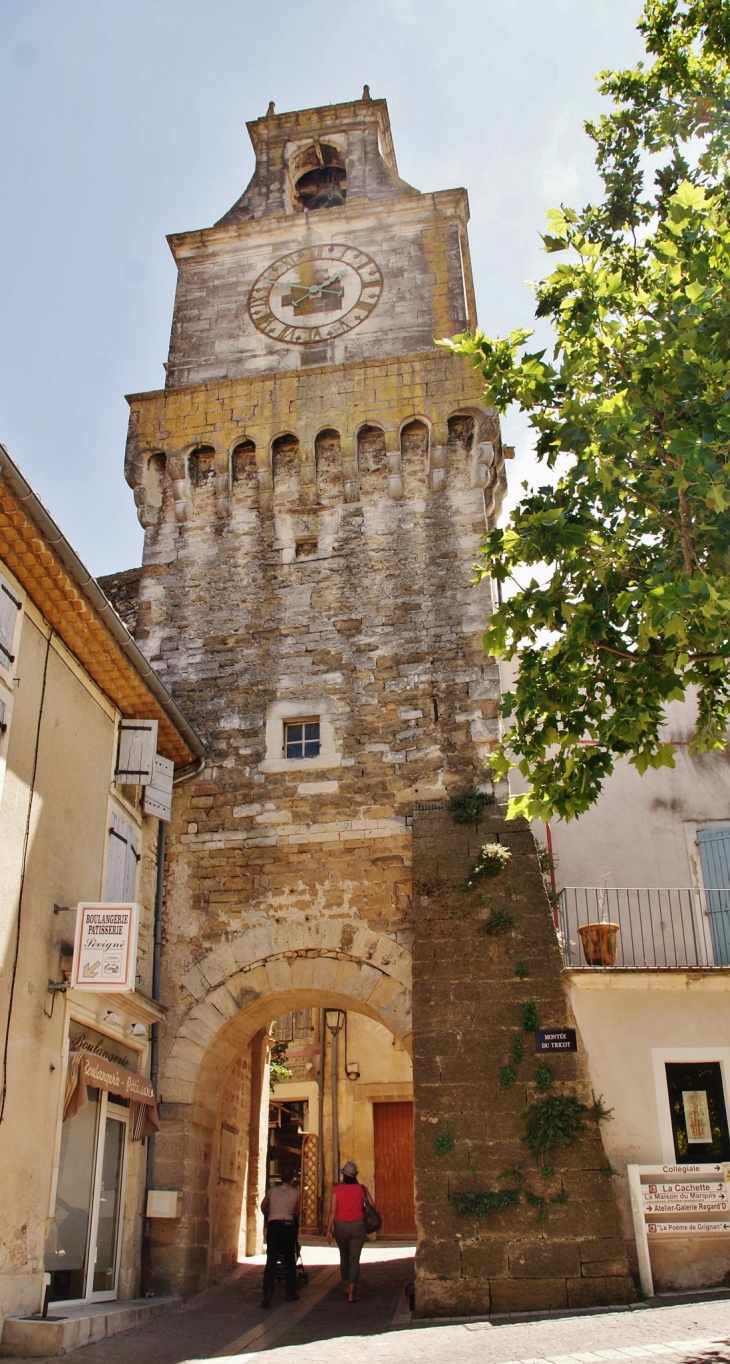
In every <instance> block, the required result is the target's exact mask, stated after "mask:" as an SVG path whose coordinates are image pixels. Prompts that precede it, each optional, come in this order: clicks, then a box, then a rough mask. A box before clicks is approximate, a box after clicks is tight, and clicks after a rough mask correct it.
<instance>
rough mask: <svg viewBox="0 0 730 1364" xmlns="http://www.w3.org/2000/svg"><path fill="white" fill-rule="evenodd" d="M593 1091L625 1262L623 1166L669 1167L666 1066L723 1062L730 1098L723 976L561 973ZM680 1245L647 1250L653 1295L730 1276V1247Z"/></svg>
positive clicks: (729, 1018) (729, 991) (729, 1000)
mask: <svg viewBox="0 0 730 1364" xmlns="http://www.w3.org/2000/svg"><path fill="white" fill-rule="evenodd" d="M566 974H567V978H568V981H569V986H570V996H571V1003H572V1005H573V1009H574V1012H575V1017H576V1022H577V1024H578V1029H579V1045H581V1044H582V1046H583V1047H584V1049H585V1053H586V1058H587V1061H588V1068H589V1071H590V1076H591V1083H592V1085H593V1090H594V1093H595V1094H596V1095H602V1096H603V1100H604V1103H605V1105H606V1107H607V1108H610V1109H612V1110H613V1114H612V1118H611V1121H610V1122H607V1123H605V1124H603V1126H602V1135H603V1141H604V1146H605V1149H606V1154H607V1156H608V1158H609V1160H610V1162H611V1164H612V1165H613V1166H614V1168H615V1169H616V1170H618V1172H619V1174H618V1177H617V1178H616V1179H615V1180H614V1181H613V1184H614V1192H615V1193H616V1196H617V1199H618V1203H619V1208H620V1215H621V1223H622V1228H623V1233H624V1236H625V1238H626V1241H627V1245H628V1249H629V1255H630V1259H631V1260H632V1262H633V1263H634V1265H635V1264H636V1253H635V1238H634V1230H633V1222H632V1218H631V1208H630V1202H629V1191H628V1181H627V1179H626V1166H627V1164H629V1163H633V1164H639V1165H652V1164H660V1165H661V1164H667V1163H671V1164H673V1163H674V1160H675V1156H674V1151H673V1147H672V1142H671V1124H670V1122H669V1101H668V1098H667V1090H666V1080H665V1073H664V1064H665V1062H667V1061H699V1060H705V1061H720V1063H721V1064H722V1065H723V1069H724V1075H723V1079H724V1083H725V1088H726V1093H725V1099H726V1103H727V1102H728V1099H729V1098H730V1088H728V1081H729V1080H730V1008H729V1007H728V1005H729V1004H730V972H722V973H720V972H706V973H702V974H700V973H699V972H698V973H697V974H695V973H690V972H684V971H672V972H661V973H660V972H648V971H636V972H621V973H615V972H610V971H601V972H589V971H571V972H567V973H566ZM712 1239H713V1242H714V1244H712V1245H708V1244H707V1243H705V1244H702V1243H701V1242H699V1241H698V1239H697V1238H681V1239H680V1238H678V1239H677V1240H676V1241H675V1240H674V1239H672V1240H671V1241H667V1242H665V1243H664V1244H663V1245H662V1246H655V1247H652V1265H653V1269H654V1278H655V1288H659V1289H661V1288H669V1287H677V1288H690V1287H700V1286H708V1285H712V1284H717V1283H720V1282H722V1281H723V1280H724V1278H725V1275H726V1274H728V1272H730V1238H728V1239H727V1240H726V1239H725V1238H718V1239H717V1241H715V1238H712Z"/></svg>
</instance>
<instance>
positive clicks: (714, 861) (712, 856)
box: [697, 826, 730, 966]
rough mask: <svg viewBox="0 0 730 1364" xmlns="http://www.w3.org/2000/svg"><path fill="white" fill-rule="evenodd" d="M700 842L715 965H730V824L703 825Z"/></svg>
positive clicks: (699, 837)
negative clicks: (714, 826) (706, 827)
mask: <svg viewBox="0 0 730 1364" xmlns="http://www.w3.org/2000/svg"><path fill="white" fill-rule="evenodd" d="M697 843H698V846H699V850H700V861H701V863H702V879H703V881H704V883H705V894H706V897H707V914H708V917H709V920H710V933H711V934H712V947H713V951H714V955H715V965H716V966H728V965H730V826H728V827H726V828H723V829H700V830H699V831H698V834H697Z"/></svg>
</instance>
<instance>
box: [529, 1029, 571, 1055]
mask: <svg viewBox="0 0 730 1364" xmlns="http://www.w3.org/2000/svg"><path fill="white" fill-rule="evenodd" d="M577 1050H578V1043H577V1041H576V1036H575V1028H538V1029H537V1032H536V1033H535V1051H577Z"/></svg>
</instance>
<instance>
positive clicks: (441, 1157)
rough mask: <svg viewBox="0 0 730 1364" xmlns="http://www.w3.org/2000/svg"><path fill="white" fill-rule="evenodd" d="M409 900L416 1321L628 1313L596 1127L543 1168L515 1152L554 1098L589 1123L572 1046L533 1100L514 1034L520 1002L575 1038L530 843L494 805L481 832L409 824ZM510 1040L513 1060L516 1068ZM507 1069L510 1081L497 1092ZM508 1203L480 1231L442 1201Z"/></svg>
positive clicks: (434, 813) (585, 1081)
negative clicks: (533, 1116) (529, 1124)
mask: <svg viewBox="0 0 730 1364" xmlns="http://www.w3.org/2000/svg"><path fill="white" fill-rule="evenodd" d="M495 841H498V842H501V843H502V844H505V845H506V846H507V847H508V848H509V849H510V850H511V852H512V858H511V861H510V862H509V863H508V866H507V869H506V870H505V871H504V872H502V873H501V875H500V876H499V877H498V878H495V879H493V880H484V881H481V882H479V883H477V887H475V888H474V889H472V890H470V891H466V890H464V889H463V881H464V877H465V876H466V874H467V873H468V871H469V870H470V869H471V867H472V866H473V864H474V861H475V859H476V856H477V854H478V851H479V848H480V846H481V845H482V844H483V843H485V842H495ZM413 886H414V908H413V935H414V936H413V996H414V997H413V1021H414V1049H413V1075H414V1098H415V1167H416V1218H417V1223H418V1228H419V1244H418V1254H417V1259H416V1310H417V1311H418V1312H419V1313H420V1314H421V1315H424V1316H432V1315H433V1316H438V1315H443V1314H446V1313H448V1314H453V1313H477V1312H519V1311H524V1310H530V1311H532V1310H538V1309H542V1310H546V1309H551V1308H566V1307H592V1306H596V1305H600V1304H608V1303H619V1302H630V1301H632V1300H633V1299H634V1296H635V1291H634V1285H633V1282H632V1280H631V1278H630V1276H629V1272H628V1266H627V1261H626V1252H625V1247H624V1242H623V1239H622V1236H621V1233H620V1227H619V1219H618V1210H617V1206H616V1201H615V1198H614V1194H613V1190H612V1186H611V1179H610V1177H609V1176H608V1174H607V1173H606V1170H607V1161H606V1155H605V1152H604V1149H603V1142H602V1139H601V1134H600V1128H599V1127H598V1126H597V1125H596V1123H595V1122H593V1121H592V1120H591V1119H590V1118H589V1117H586V1118H585V1130H584V1132H583V1133H582V1135H581V1136H580V1137H579V1140H578V1142H577V1144H575V1145H571V1146H568V1147H566V1148H565V1149H559V1148H556V1149H554V1150H553V1152H552V1153H551V1155H550V1157H549V1158H548V1157H545V1158H535V1157H534V1156H533V1155H532V1154H531V1152H530V1150H529V1148H528V1147H527V1146H526V1145H525V1144H524V1141H523V1137H524V1133H525V1125H524V1116H525V1113H526V1111H527V1109H528V1107H529V1106H530V1105H532V1104H534V1103H536V1102H540V1101H542V1100H544V1099H545V1098H547V1097H549V1096H553V1095H556V1094H557V1095H573V1096H575V1097H576V1098H577V1099H578V1100H579V1101H580V1102H582V1103H584V1104H585V1105H586V1107H587V1108H588V1107H590V1106H591V1105H592V1103H593V1098H594V1096H593V1095H592V1092H591V1087H590V1083H589V1078H588V1071H587V1066H586V1060H585V1055H584V1052H583V1048H582V1043H581V1040H580V1037H579V1038H578V1051H577V1052H576V1053H569V1052H568V1053H562V1054H548V1055H546V1056H545V1057H544V1058H542V1059H544V1060H545V1062H546V1063H547V1066H548V1069H549V1071H550V1072H551V1075H552V1083H551V1084H550V1085H549V1088H547V1089H544V1090H543V1089H540V1088H539V1087H538V1085H537V1069H538V1064H539V1061H540V1059H541V1058H540V1057H538V1056H537V1055H536V1052H535V1042H534V1038H533V1036H532V1035H531V1034H528V1033H525V1032H524V1031H523V1030H522V1027H521V1022H522V1008H523V1005H524V1003H525V1002H526V1001H530V1000H531V1001H533V1002H534V1004H535V1005H536V1008H537V1013H538V1016H539V1019H540V1023H541V1025H542V1026H543V1027H551V1026H555V1027H566V1026H569V1027H574V1026H575V1019H574V1018H573V1015H572V1012H571V1009H570V1003H569V998H568V994H567V989H566V986H565V983H564V981H563V979H562V977H561V960H560V953H559V949H558V943H557V938H556V934H555V929H554V927H553V922H552V913H551V909H550V905H549V901H548V899H547V896H546V894H545V890H544V887H543V883H542V878H541V875H540V870H539V867H538V862H537V857H536V854H535V849H534V843H533V839H532V834H531V833H530V830H529V828H528V827H527V826H526V825H525V824H524V822H522V821H520V822H517V823H508V822H507V821H506V820H505V818H504V812H503V810H502V809H501V808H500V807H499V806H491V807H487V808H486V810H485V811H484V814H483V817H482V820H481V823H480V825H479V827H478V828H476V827H475V826H473V825H472V826H468V827H463V826H458V825H456V824H454V822H453V819H452V816H451V815H450V814H449V813H448V812H447V811H445V810H431V811H425V812H423V811H417V812H416V813H415V814H414V818H413ZM495 911H501V912H502V913H503V914H507V915H509V916H510V917H511V919H512V925H511V926H508V927H506V928H505V929H504V931H503V932H501V933H499V934H497V935H494V936H492V935H489V934H487V933H486V932H485V931H484V921H485V919H486V918H487V917H488V916H489V915H490V914H493V913H494V912H495ZM519 961H522V962H524V964H525V967H526V968H527V972H528V974H527V977H526V978H525V979H521V978H520V976H518V975H517V974H516V969H515V968H516V966H517V963H518V962H519ZM516 1037H519V1038H520V1040H521V1042H522V1044H523V1046H524V1049H525V1051H524V1056H523V1058H522V1059H521V1060H520V1061H519V1062H516V1061H514V1060H513V1050H512V1049H513V1044H514V1039H515V1038H516ZM506 1064H512V1066H513V1070H514V1072H515V1073H516V1076H517V1079H516V1081H514V1082H513V1083H512V1084H511V1085H510V1086H509V1088H507V1089H505V1088H504V1087H503V1086H502V1084H501V1083H500V1071H501V1069H502V1067H503V1066H504V1065H506ZM447 1134H450V1136H451V1138H452V1140H453V1145H451V1148H450V1149H448V1150H444V1151H443V1153H442V1154H439V1151H438V1150H437V1148H436V1145H435V1142H436V1141H437V1139H438V1138H439V1137H442V1138H443V1137H444V1136H446V1135H447ZM446 1144H447V1145H448V1142H447V1143H446ZM517 1167H521V1169H518V1168H517ZM548 1173H549V1177H547V1178H546V1177H545V1176H546V1175H548ZM506 1188H518V1189H521V1197H520V1201H519V1203H517V1204H516V1205H514V1206H510V1207H506V1208H502V1209H501V1210H499V1211H496V1212H493V1213H491V1214H490V1215H488V1216H487V1217H486V1218H485V1219H483V1220H478V1219H472V1218H470V1217H463V1216H459V1215H458V1214H457V1211H456V1208H455V1206H454V1203H453V1202H452V1195H454V1194H459V1193H486V1192H497V1191H501V1190H504V1189H506Z"/></svg>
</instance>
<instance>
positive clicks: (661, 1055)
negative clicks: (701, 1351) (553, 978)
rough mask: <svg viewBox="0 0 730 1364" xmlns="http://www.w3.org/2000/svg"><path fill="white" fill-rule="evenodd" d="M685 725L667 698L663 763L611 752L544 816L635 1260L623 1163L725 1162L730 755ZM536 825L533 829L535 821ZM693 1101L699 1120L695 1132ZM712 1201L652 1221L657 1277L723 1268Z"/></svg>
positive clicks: (727, 1167)
mask: <svg viewBox="0 0 730 1364" xmlns="http://www.w3.org/2000/svg"><path fill="white" fill-rule="evenodd" d="M695 724H696V712H695V706H694V702H693V700H692V699H690V700H688V701H687V702H685V703H682V704H680V703H677V702H673V703H672V704H671V705H670V706H669V707H668V708H667V717H666V724H665V727H664V736H663V737H664V739H665V741H666V742H668V743H671V744H672V745H673V747H674V761H675V765H674V767H673V768H667V767H664V768H661V769H658V770H652V769H649V770H648V771H647V772H646V773H645V774H644V775H643V776H639V775H638V773H637V772H636V770H635V769H634V768H633V767H631V766H630V764H629V763H628V762H625V761H622V762H620V763H619V764H618V765H617V767H616V770H615V771H614V773H613V774H612V775H611V777H609V778H608V780H607V781H606V783H605V786H604V789H603V791H602V793H601V795H600V797H599V799H598V800H597V802H596V804H595V805H594V806H593V807H592V808H591V810H589V811H587V812H586V814H584V815H582V816H581V817H580V818H579V819H577V820H575V821H573V822H571V823H570V824H564V823H555V824H553V826H552V828H551V829H550V831H549V837H550V846H551V849H552V853H553V864H554V865H553V882H554V886H555V890H556V891H557V892H558V894H557V898H556V901H555V905H556V917H557V922H558V928H559V932H560V938H561V946H562V954H563V962H564V971H565V975H566V979H567V982H568V985H569V990H570V997H571V1002H572V1006H573V1009H574V1012H575V1016H576V1019H577V1021H578V1025H579V1028H580V1032H581V1037H582V1041H583V1045H584V1047H585V1050H586V1056H587V1060H588V1064H589V1067H590V1074H591V1079H592V1081H593V1085H594V1088H595V1090H596V1092H598V1093H602V1094H604V1095H605V1100H606V1103H607V1104H609V1105H610V1107H611V1108H612V1110H613V1121H612V1122H611V1123H610V1124H609V1125H608V1126H607V1128H606V1131H605V1137H604V1139H605V1144H606V1150H607V1153H608V1156H609V1159H610V1161H611V1164H612V1166H613V1167H614V1169H615V1170H616V1172H617V1174H616V1177H615V1178H614V1181H613V1183H614V1188H615V1193H616V1195H617V1198H618V1203H619V1207H620V1211H621V1222H622V1231H623V1235H624V1238H625V1241H626V1245H627V1250H628V1254H629V1257H630V1260H631V1261H632V1263H633V1265H634V1267H635V1268H636V1270H637V1272H638V1269H639V1260H638V1249H637V1221H636V1220H635V1217H634V1210H633V1209H632V1199H631V1191H630V1181H629V1179H628V1177H627V1168H628V1167H629V1166H632V1165H638V1166H647V1167H657V1168H659V1169H661V1167H666V1168H667V1169H671V1168H672V1167H678V1173H676V1174H675V1176H674V1178H675V1179H678V1180H680V1181H681V1179H682V1169H684V1170H687V1169H688V1168H689V1167H693V1166H694V1167H697V1166H703V1167H706V1168H705V1170H704V1174H705V1178H706V1179H707V1180H708V1181H710V1182H712V1181H713V1180H715V1181H717V1176H718V1173H721V1179H722V1182H723V1183H727V1172H728V1171H730V1164H729V1163H728V1162H730V1135H729V1131H730V1108H729V1107H728V1101H729V1099H730V1011H729V1010H728V998H729V992H730V781H729V777H730V770H729V768H728V752H727V750H725V751H722V752H714V753H703V754H695V753H692V751H691V749H690V743H691V740H692V736H693V734H694V730H695ZM534 832H535V836H536V838H537V839H538V840H539V841H540V842H541V843H543V844H546V841H547V840H546V830H545V828H544V827H542V826H539V825H536V826H535V829H534ZM606 926H608V927H606ZM581 929H582V932H581ZM591 932H592V933H593V947H592V948H591V943H590V939H589V937H588V935H590V933H591ZM601 933H603V938H604V951H603V954H601V951H600V944H598V946H599V950H598V951H596V946H597V935H599V934H601ZM609 934H610V935H611V937H610V938H608V941H606V939H607V936H608V935H609ZM587 937H588V941H587V942H584V939H586V938H587ZM606 947H608V949H609V950H608V951H606ZM698 1102H699V1103H700V1104H701V1105H702V1107H703V1109H705V1108H706V1114H707V1120H708V1121H707V1123H706V1128H707V1130H703V1127H702V1124H700V1126H699V1128H698V1130H697V1131H695V1132H694V1133H693V1132H692V1130H691V1123H690V1122H689V1115H690V1112H691V1108H692V1106H696V1105H697V1103H698ZM647 1178H649V1177H648V1176H647ZM728 1191H730V1185H728ZM690 1201H691V1200H690ZM695 1202H696V1200H695ZM725 1202H726V1198H725V1196H723V1197H721V1198H720V1199H719V1205H720V1206H719V1208H718V1210H717V1211H716V1212H714V1213H707V1214H706V1215H705V1214H702V1216H701V1218H700V1225H699V1229H696V1228H695V1229H692V1230H685V1229H684V1225H683V1224H684V1222H692V1221H695V1222H696V1221H697V1216H698V1213H697V1209H696V1208H695V1211H694V1212H692V1211H688V1212H685V1213H684V1214H683V1215H681V1216H675V1218H674V1223H675V1226H674V1230H673V1231H672V1232H671V1233H668V1232H666V1231H665V1232H661V1231H658V1232H657V1231H654V1232H652V1233H651V1234H649V1236H648V1243H649V1244H648V1254H649V1260H650V1268H651V1277H652V1282H653V1286H654V1288H655V1289H657V1290H662V1291H670V1290H675V1291H677V1290H679V1291H681V1290H686V1289H695V1288H708V1287H712V1286H716V1285H724V1284H726V1283H727V1276H728V1273H730V1237H729V1236H727V1235H726V1234H725V1233H724V1232H723V1230H722V1228H723V1224H724V1223H725V1221H726V1218H727V1209H726V1207H725ZM700 1213H702V1210H701V1209H700ZM703 1219H704V1220H703ZM638 1220H639V1223H640V1219H638ZM668 1220H671V1219H669V1218H664V1219H659V1222H661V1221H664V1222H666V1221H668ZM654 1225H657V1223H656V1222H655V1224H654ZM638 1239H639V1241H640V1240H641V1236H640V1234H639V1237H638ZM644 1277H645V1279H646V1276H644Z"/></svg>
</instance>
